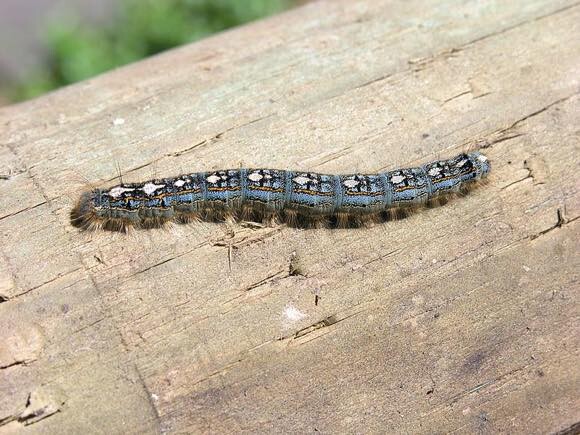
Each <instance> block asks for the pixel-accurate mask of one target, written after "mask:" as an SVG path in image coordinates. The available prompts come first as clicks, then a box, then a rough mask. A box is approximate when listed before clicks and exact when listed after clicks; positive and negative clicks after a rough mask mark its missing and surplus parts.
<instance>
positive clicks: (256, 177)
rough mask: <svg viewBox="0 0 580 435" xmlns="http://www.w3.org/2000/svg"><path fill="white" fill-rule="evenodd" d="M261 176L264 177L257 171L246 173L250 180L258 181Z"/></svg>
mask: <svg viewBox="0 0 580 435" xmlns="http://www.w3.org/2000/svg"><path fill="white" fill-rule="evenodd" d="M262 178H264V177H263V176H262V174H260V173H259V172H252V173H251V174H250V175H248V179H249V180H251V181H260V180H261V179H262Z"/></svg>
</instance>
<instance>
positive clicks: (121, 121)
mask: <svg viewBox="0 0 580 435" xmlns="http://www.w3.org/2000/svg"><path fill="white" fill-rule="evenodd" d="M124 123H125V120H124V119H123V118H115V119H114V120H113V125H123V124H124Z"/></svg>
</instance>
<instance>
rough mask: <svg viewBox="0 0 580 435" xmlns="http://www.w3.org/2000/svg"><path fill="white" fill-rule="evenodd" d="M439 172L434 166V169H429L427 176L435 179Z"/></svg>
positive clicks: (439, 169)
mask: <svg viewBox="0 0 580 435" xmlns="http://www.w3.org/2000/svg"><path fill="white" fill-rule="evenodd" d="M440 172H441V168H439V167H437V166H435V167H434V168H431V169H430V170H429V175H431V176H432V177H435V176H437V175H439V173H440Z"/></svg>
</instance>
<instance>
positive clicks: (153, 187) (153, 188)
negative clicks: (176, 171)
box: [141, 183, 165, 195]
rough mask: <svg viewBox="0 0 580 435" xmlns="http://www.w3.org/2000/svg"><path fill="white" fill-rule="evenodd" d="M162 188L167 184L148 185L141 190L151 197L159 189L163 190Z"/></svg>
mask: <svg viewBox="0 0 580 435" xmlns="http://www.w3.org/2000/svg"><path fill="white" fill-rule="evenodd" d="M162 187H165V184H155V183H147V184H145V186H143V188H142V189H141V190H143V192H145V193H146V194H147V195H151V194H152V193H153V192H155V191H156V190H157V189H161V188H162Z"/></svg>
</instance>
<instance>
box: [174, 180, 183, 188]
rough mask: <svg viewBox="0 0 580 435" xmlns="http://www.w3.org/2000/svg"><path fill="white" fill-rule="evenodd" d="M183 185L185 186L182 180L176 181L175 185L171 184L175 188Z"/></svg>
mask: <svg viewBox="0 0 580 435" xmlns="http://www.w3.org/2000/svg"><path fill="white" fill-rule="evenodd" d="M184 184H185V181H183V180H177V181H176V182H175V183H173V185H174V186H177V187H181V186H183V185H184Z"/></svg>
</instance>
